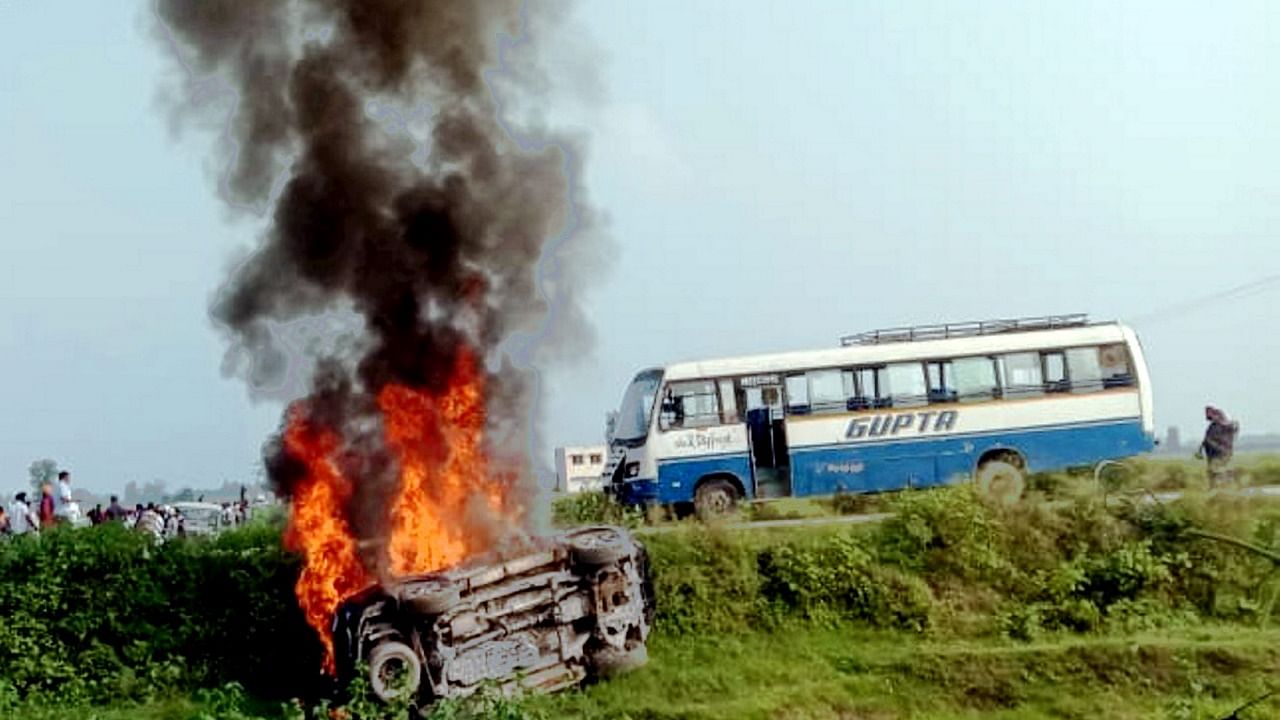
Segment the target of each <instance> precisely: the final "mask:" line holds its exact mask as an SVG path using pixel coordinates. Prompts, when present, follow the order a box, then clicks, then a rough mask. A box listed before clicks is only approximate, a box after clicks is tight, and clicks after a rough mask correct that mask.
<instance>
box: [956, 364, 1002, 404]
mask: <svg viewBox="0 0 1280 720" xmlns="http://www.w3.org/2000/svg"><path fill="white" fill-rule="evenodd" d="M950 377H951V387H952V390H953V391H954V392H955V395H956V396H957V399H958V400H959V401H960V402H982V401H983V400H993V399H995V397H996V394H997V393H998V392H999V391H1000V384H999V383H998V382H997V381H996V362H995V359H994V358H990V357H966V358H956V359H955V360H952V361H951V376H950Z"/></svg>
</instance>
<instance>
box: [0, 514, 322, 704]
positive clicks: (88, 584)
mask: <svg viewBox="0 0 1280 720" xmlns="http://www.w3.org/2000/svg"><path fill="white" fill-rule="evenodd" d="M296 572H297V564H296V560H295V559H294V558H293V557H292V556H291V555H289V554H288V553H286V552H284V550H283V549H282V548H281V547H280V542H279V530H278V529H277V528H273V527H270V526H266V525H260V526H256V527H254V528H250V529H246V530H242V531H239V532H234V533H229V534H226V535H224V536H222V537H219V538H217V539H215V540H210V541H199V540H188V541H183V542H172V543H166V544H164V545H156V544H155V543H153V542H152V541H151V540H150V538H149V536H147V535H146V534H142V533H136V532H131V531H129V530H126V529H125V528H123V527H121V526H119V525H104V526H99V527H96V528H91V529H84V530H54V531H50V532H45V533H43V534H41V535H40V536H38V537H37V536H21V537H17V538H14V539H12V540H11V541H9V542H5V543H0V577H3V578H4V582H0V617H3V618H4V622H3V623H0V708H3V707H5V706H13V705H15V704H18V703H28V702H42V701H45V700H51V701H52V700H56V701H57V702H59V703H80V702H85V703H97V702H108V701H111V702H119V701H121V700H138V699H146V698H149V697H153V696H156V695H159V694H164V693H166V692H170V691H173V690H178V689H184V688H190V687H196V686H209V685H220V684H222V683H227V682H233V681H239V682H243V683H244V684H245V686H246V687H248V688H250V689H252V690H254V691H255V692H260V693H278V692H282V691H283V692H285V693H293V694H299V693H303V692H306V691H308V690H309V687H308V686H309V684H310V683H311V682H313V680H314V677H315V675H316V673H315V668H316V667H317V665H316V663H317V662H318V659H319V655H318V652H319V646H318V643H317V642H316V640H315V638H314V635H313V634H312V633H311V631H310V629H309V628H308V627H307V626H306V625H305V623H304V622H303V621H302V619H301V617H300V614H299V613H298V611H297V609H296V604H295V602H294V600H293V582H294V578H295V577H296Z"/></svg>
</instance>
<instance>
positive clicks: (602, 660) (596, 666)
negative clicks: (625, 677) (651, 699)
mask: <svg viewBox="0 0 1280 720" xmlns="http://www.w3.org/2000/svg"><path fill="white" fill-rule="evenodd" d="M648 662H649V649H648V648H647V647H645V645H644V644H643V643H641V644H639V645H636V646H635V647H633V648H631V649H630V650H619V649H617V648H612V647H605V648H601V649H599V650H596V651H595V652H593V653H591V668H592V670H593V671H594V672H595V675H596V677H601V678H607V677H613V676H614V675H621V674H622V673H626V672H631V671H632V670H636V669H638V668H641V667H644V665H645V664H646V663H648Z"/></svg>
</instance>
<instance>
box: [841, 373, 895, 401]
mask: <svg viewBox="0 0 1280 720" xmlns="http://www.w3.org/2000/svg"><path fill="white" fill-rule="evenodd" d="M884 374H885V370H884V368H883V367H861V368H858V369H856V370H854V371H853V372H852V373H851V375H852V381H853V384H854V390H853V393H852V394H851V396H850V397H849V399H848V400H847V401H846V403H845V408H846V409H848V410H868V409H871V408H882V407H889V405H890V400H889V383H888V381H886V380H885V377H884Z"/></svg>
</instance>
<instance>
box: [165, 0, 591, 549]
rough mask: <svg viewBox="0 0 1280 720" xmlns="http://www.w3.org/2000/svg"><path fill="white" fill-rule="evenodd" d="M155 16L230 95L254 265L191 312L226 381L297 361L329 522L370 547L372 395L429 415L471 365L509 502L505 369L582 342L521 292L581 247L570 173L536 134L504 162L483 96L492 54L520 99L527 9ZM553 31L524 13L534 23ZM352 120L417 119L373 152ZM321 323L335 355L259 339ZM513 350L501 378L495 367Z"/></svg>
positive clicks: (524, 416)
mask: <svg viewBox="0 0 1280 720" xmlns="http://www.w3.org/2000/svg"><path fill="white" fill-rule="evenodd" d="M158 12H159V16H160V19H161V20H162V22H163V24H164V26H165V27H166V28H167V30H168V33H169V35H170V36H171V38H172V43H171V44H172V47H173V49H174V52H175V53H176V54H177V55H178V56H179V58H181V59H182V60H183V61H184V62H186V63H187V64H189V65H190V66H191V67H192V68H193V70H194V72H195V73H197V74H199V75H201V76H203V77H205V78H207V77H219V78H222V79H223V81H224V82H228V83H230V85H231V86H232V87H233V88H234V89H235V91H236V94H237V103H236V106H235V110H234V113H233V116H232V119H231V124H230V127H229V134H230V136H231V138H230V139H231V141H232V142H233V144H234V148H228V150H233V151H234V155H233V160H232V161H231V166H230V168H229V170H228V174H227V177H226V178H225V182H224V183H223V186H222V192H223V195H224V199H225V200H226V201H227V202H228V203H230V204H231V205H232V206H234V207H244V206H248V207H270V222H269V226H268V229H267V230H266V232H265V235H264V237H263V238H262V239H261V243H260V245H259V247H258V248H257V249H256V250H255V251H254V253H253V254H252V255H251V256H250V257H248V258H247V259H246V260H245V261H244V262H243V263H242V264H240V265H239V266H238V267H237V268H236V269H235V270H234V271H233V272H232V274H231V275H230V277H229V278H228V280H227V281H226V283H225V284H224V285H223V286H222V287H221V288H220V289H219V290H218V292H217V293H216V294H215V297H214V300H213V302H212V306H211V314H212V316H213V318H214V320H215V322H216V323H217V324H218V325H219V326H220V327H222V328H224V329H225V332H226V334H227V336H228V338H229V343H230V347H229V350H228V356H227V357H228V368H229V370H230V371H231V372H234V373H236V374H238V375H240V376H242V377H244V378H246V380H247V381H248V382H249V383H250V385H251V387H253V388H270V387H273V386H278V385H280V384H282V383H285V384H287V383H288V382H289V381H288V379H287V378H286V377H285V376H286V375H289V374H290V373H291V372H292V373H295V374H296V372H297V370H296V368H294V369H293V370H291V369H290V366H291V364H292V365H296V363H295V362H294V361H292V360H290V358H289V356H288V352H289V347H296V346H298V345H300V344H301V345H306V346H307V347H310V348H312V356H311V357H310V358H309V360H308V361H307V362H306V367H307V372H308V373H309V375H310V379H309V380H308V381H307V382H308V388H309V390H308V391H307V398H306V399H305V400H304V403H305V405H306V407H307V413H308V415H309V416H310V418H311V420H312V421H314V422H316V423H319V424H323V425H325V426H327V427H330V428H333V429H335V430H336V431H337V432H339V434H340V435H341V438H342V443H343V450H344V453H343V465H344V467H343V472H344V475H346V476H347V477H349V478H352V479H353V483H354V485H355V490H354V496H353V497H352V499H351V502H350V503H349V512H350V514H351V517H350V518H349V521H350V522H351V524H352V527H353V529H354V531H355V532H356V534H357V536H358V537H360V538H372V537H375V536H377V535H378V533H379V532H380V528H381V526H382V525H383V521H384V520H385V518H384V514H385V508H386V506H387V500H388V497H389V494H390V493H391V492H393V491H394V477H395V473H396V468H395V461H394V459H393V455H392V454H389V453H388V452H387V448H386V447H385V446H384V444H385V441H384V439H383V433H382V428H381V427H380V425H379V422H380V418H379V413H378V405H377V397H378V395H379V392H380V391H381V390H382V389H383V388H386V387H387V386H388V385H398V386H408V387H411V388H415V389H418V390H422V391H425V392H427V393H429V394H432V395H440V394H442V393H443V392H444V391H445V390H446V385H447V384H448V383H449V382H450V379H451V378H452V377H453V374H454V370H455V368H457V367H458V364H459V362H460V359H463V357H464V356H465V357H476V358H478V360H479V363H480V366H481V368H482V372H484V373H485V375H486V377H485V378H484V383H483V387H484V392H485V407H486V416H485V428H486V432H485V437H486V439H487V443H488V444H487V446H486V449H487V453H488V455H489V456H490V457H491V458H494V459H496V460H497V461H498V462H499V463H500V466H501V467H502V468H503V475H504V477H509V478H510V479H509V488H508V502H509V503H513V504H519V503H527V502H528V500H529V498H530V497H531V493H532V492H533V491H534V480H533V478H532V471H531V465H530V463H531V462H532V460H531V458H530V457H529V453H528V451H527V448H528V442H527V438H528V437H529V433H530V431H531V429H532V428H531V427H530V426H529V417H530V409H531V405H532V397H531V391H532V379H531V375H530V374H529V372H530V371H528V370H527V369H521V367H518V366H523V365H526V364H527V362H528V361H529V360H531V359H532V357H533V352H534V351H533V350H530V348H541V347H559V348H561V349H563V348H565V347H580V346H581V344H582V343H583V342H584V340H585V339H586V338H587V337H588V333H587V331H586V327H585V324H584V323H583V322H582V321H581V317H582V315H581V312H580V311H579V310H578V309H577V307H576V305H575V303H574V301H573V298H572V297H571V295H570V293H569V292H568V288H570V287H572V286H573V284H572V283H569V282H567V281H565V278H564V277H552V278H550V279H551V280H552V281H555V280H560V282H551V283H548V284H547V285H545V286H543V285H540V284H539V282H538V278H536V277H535V268H536V266H537V263H538V261H539V258H540V257H541V256H542V255H543V253H544V250H546V245H547V243H548V242H549V241H552V240H553V239H555V238H558V237H560V236H562V235H564V234H566V233H571V237H569V238H568V242H567V244H563V245H558V246H556V247H553V248H552V249H551V258H550V259H551V261H552V262H553V263H554V266H555V267H556V268H557V270H559V269H560V268H561V266H562V265H563V261H564V260H565V258H567V256H568V255H569V253H570V252H571V251H574V249H575V247H577V248H579V249H581V246H582V244H583V243H584V242H585V243H589V242H591V239H592V238H593V237H595V233H593V231H592V228H591V224H590V222H589V217H590V213H589V210H588V209H587V208H585V207H583V206H581V204H580V200H577V199H576V198H578V197H580V194H579V192H578V190H579V188H577V187H576V183H577V177H578V173H577V169H576V167H575V166H574V165H573V163H574V162H576V158H577V157H579V156H580V154H579V153H577V152H571V153H570V152H566V149H567V148H568V145H567V144H566V141H565V140H564V139H563V138H558V137H554V136H551V135H549V134H547V133H545V132H540V131H530V130H524V129H522V130H521V134H520V142H519V143H517V142H516V141H515V140H514V139H513V138H512V137H511V135H510V134H509V133H508V132H507V129H506V127H504V125H503V122H504V121H503V119H502V117H501V116H500V108H499V107H498V105H497V101H496V100H495V96H494V91H493V90H492V89H491V87H490V85H491V83H490V82H489V81H488V80H487V79H486V73H492V72H494V71H495V70H496V69H498V67H499V64H500V62H501V60H502V57H500V53H501V52H502V47H503V45H502V44H503V43H504V42H506V43H508V45H509V47H516V45H517V44H518V46H519V51H520V52H519V55H520V60H521V63H522V66H521V68H520V73H521V76H520V81H521V82H522V83H523V82H524V81H525V80H527V79H529V78H531V77H536V70H531V69H530V68H529V67H527V66H525V65H524V63H525V61H526V60H527V59H529V57H530V56H532V55H535V54H536V48H531V47H530V42H528V38H527V37H526V36H525V35H524V33H525V31H526V28H527V27H529V26H530V23H529V20H530V18H528V17H526V16H522V12H527V11H526V10H525V9H523V8H522V7H521V6H520V5H519V4H517V3H516V2H513V1H512V0H486V1H485V2H470V1H468V0H445V1H439V0H437V1H434V2H404V1H402V0H372V1H371V0H297V1H296V2H292V3H281V2H275V1H274V0H261V1H255V0H215V1H212V2H210V1H208V0H205V1H196V0H161V1H160V2H159V5H158ZM552 20H554V13H548V12H546V11H545V10H544V11H543V12H542V14H541V15H539V16H537V17H536V18H534V23H533V25H536V26H538V27H542V26H544V25H545V24H546V23H547V22H549V21H552ZM514 38H519V39H520V41H519V43H515V42H514V40H513V39H514ZM534 84H536V83H534ZM195 85H196V81H195V80H191V81H189V83H188V88H187V89H188V92H191V91H192V88H193V87H194V86H195ZM506 90H507V88H506V87H505V86H504V89H503V91H504V92H506ZM371 108H379V109H381V110H383V111H385V112H389V113H391V114H392V115H395V114H397V113H399V114H400V115H402V116H408V115H410V114H413V113H417V114H418V115H420V116H422V119H423V124H424V125H425V126H426V129H425V131H424V133H423V136H422V137H420V138H416V139H415V138H413V137H410V136H409V135H406V134H404V133H400V134H396V133H392V132H388V128H387V123H386V122H385V121H384V120H379V119H378V118H377V117H375V116H374V113H373V112H371ZM385 112H384V114H385ZM549 312H551V313H552V317H551V320H552V321H553V325H554V327H551V328H550V329H548V327H547V318H548V314H549ZM326 316H331V317H337V318H339V322H338V325H339V326H341V327H342V328H343V332H342V333H341V335H340V336H339V337H340V341H338V342H334V341H332V340H330V341H329V342H324V343H319V344H317V343H311V344H310V345H308V344H306V343H299V342H297V341H296V339H294V340H292V341H289V342H286V343H283V344H282V343H281V341H280V337H281V335H280V334H279V333H278V332H277V328H279V327H282V326H287V325H289V324H292V325H293V326H297V324H298V323H299V322H301V323H303V324H305V323H306V322H308V319H309V318H312V319H313V318H323V317H326ZM344 317H345V318H346V319H343V318H344ZM318 326H319V327H325V326H326V325H325V323H324V322H319V323H318ZM514 346H518V347H519V348H520V350H519V352H517V353H516V354H517V355H519V356H520V357H519V358H518V359H519V362H513V361H512V360H511V359H510V357H509V354H508V353H507V352H504V351H505V350H508V349H511V348H512V347H514ZM282 447H283V446H282V444H281V443H280V442H278V439H277V440H276V441H275V442H272V443H268V450H267V456H268V458H267V459H268V472H269V474H270V476H271V478H272V480H273V482H274V483H275V484H276V486H277V488H278V490H279V491H280V492H282V493H283V494H285V495H290V494H291V493H290V491H291V487H292V482H293V481H294V480H295V479H296V478H297V477H298V472H299V471H300V470H299V466H298V463H297V462H294V461H292V460H291V459H290V458H288V457H285V456H284V454H283V450H282ZM490 530H491V531H494V532H496V531H495V530H494V529H493V528H490Z"/></svg>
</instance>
